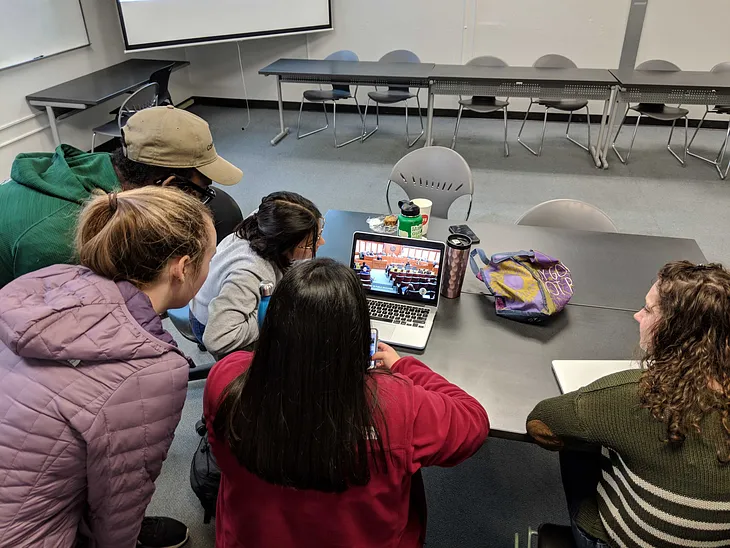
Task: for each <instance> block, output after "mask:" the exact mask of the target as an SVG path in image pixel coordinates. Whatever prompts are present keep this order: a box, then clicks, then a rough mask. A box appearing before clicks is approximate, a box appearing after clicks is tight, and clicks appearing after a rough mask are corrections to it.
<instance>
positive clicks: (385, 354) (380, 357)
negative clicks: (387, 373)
mask: <svg viewBox="0 0 730 548" xmlns="http://www.w3.org/2000/svg"><path fill="white" fill-rule="evenodd" d="M373 360H374V361H375V364H376V365H377V366H382V367H387V368H388V369H390V368H391V367H393V364H394V363H395V362H397V361H398V360H400V356H399V355H398V352H396V351H395V350H393V348H392V347H391V346H388V345H387V344H385V343H384V342H378V351H377V352H376V353H375V354H373Z"/></svg>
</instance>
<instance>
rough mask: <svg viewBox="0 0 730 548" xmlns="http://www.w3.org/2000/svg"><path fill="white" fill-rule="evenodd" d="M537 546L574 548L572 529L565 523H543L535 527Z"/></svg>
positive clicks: (544, 547) (541, 547)
mask: <svg viewBox="0 0 730 548" xmlns="http://www.w3.org/2000/svg"><path fill="white" fill-rule="evenodd" d="M537 548H575V541H574V540H573V531H572V530H571V529H570V527H568V526H567V525H554V524H552V523H543V524H542V525H540V527H538V529H537Z"/></svg>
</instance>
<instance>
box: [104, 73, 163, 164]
mask: <svg viewBox="0 0 730 548" xmlns="http://www.w3.org/2000/svg"><path fill="white" fill-rule="evenodd" d="M157 89H158V88H157V84H156V83H155V82H150V83H149V84H145V85H144V86H142V87H141V88H139V89H138V90H137V91H135V92H134V93H132V94H131V95H130V96H129V97H127V99H126V100H125V101H124V103H122V106H121V107H120V108H119V113H118V114H117V117H116V119H115V120H112V121H111V122H107V123H106V124H104V125H103V126H99V127H95V128H94V129H93V130H92V134H91V152H94V149H95V148H96V136H97V135H108V136H109V137H118V138H121V136H122V128H123V127H124V126H125V125H126V124H127V120H129V118H130V117H131V116H132V115H133V114H134V113H135V112H137V111H140V110H143V109H146V108H149V107H154V106H157Z"/></svg>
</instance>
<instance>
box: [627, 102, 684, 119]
mask: <svg viewBox="0 0 730 548" xmlns="http://www.w3.org/2000/svg"><path fill="white" fill-rule="evenodd" d="M631 108H632V109H633V110H635V111H636V112H638V113H639V114H642V115H644V116H646V117H648V118H653V119H655V120H679V119H680V118H684V117H685V116H687V115H688V114H689V110H687V109H686V108H681V107H670V106H667V105H657V104H654V103H648V104H646V103H639V104H638V105H636V106H634V107H631Z"/></svg>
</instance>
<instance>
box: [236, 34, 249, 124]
mask: <svg viewBox="0 0 730 548" xmlns="http://www.w3.org/2000/svg"><path fill="white" fill-rule="evenodd" d="M236 49H237V50H238V66H239V68H240V69H241V83H242V84H243V93H244V96H245V98H246V113H247V114H248V121H247V122H246V123H245V124H244V126H243V127H242V128H241V130H242V131H245V130H246V128H247V127H248V126H250V125H251V108H250V107H249V106H248V90H247V89H246V77H245V76H244V75H243V59H242V58H241V42H240V41H238V42H236Z"/></svg>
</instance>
